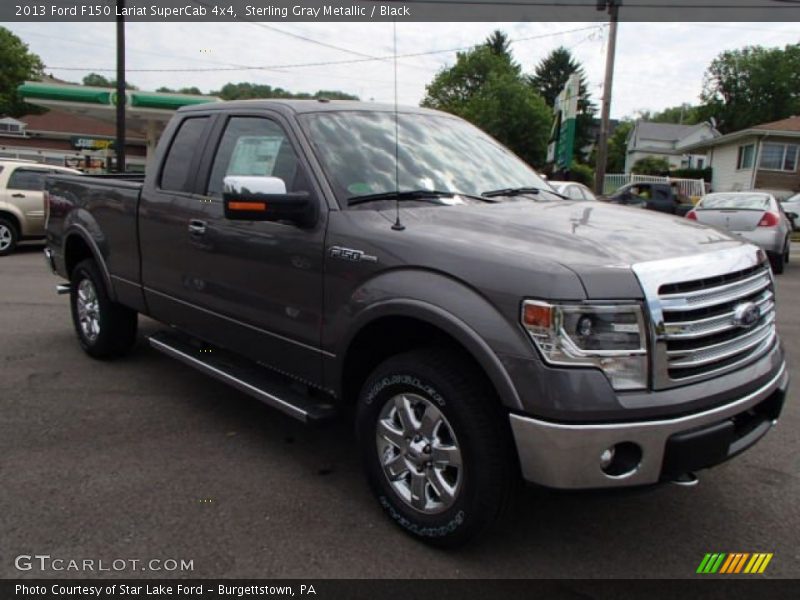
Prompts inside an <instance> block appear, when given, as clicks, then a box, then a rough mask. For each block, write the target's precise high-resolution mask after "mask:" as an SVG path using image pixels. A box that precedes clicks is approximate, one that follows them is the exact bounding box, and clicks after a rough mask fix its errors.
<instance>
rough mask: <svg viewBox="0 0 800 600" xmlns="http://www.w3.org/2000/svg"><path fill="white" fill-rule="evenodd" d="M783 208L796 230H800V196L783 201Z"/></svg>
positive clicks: (796, 195)
mask: <svg viewBox="0 0 800 600" xmlns="http://www.w3.org/2000/svg"><path fill="white" fill-rule="evenodd" d="M781 207H782V208H783V210H784V212H785V213H786V214H787V215H789V216H790V217H791V219H792V223H793V225H794V230H795V231H797V230H799V229H800V194H795V195H794V196H792V197H791V198H787V199H786V200H781Z"/></svg>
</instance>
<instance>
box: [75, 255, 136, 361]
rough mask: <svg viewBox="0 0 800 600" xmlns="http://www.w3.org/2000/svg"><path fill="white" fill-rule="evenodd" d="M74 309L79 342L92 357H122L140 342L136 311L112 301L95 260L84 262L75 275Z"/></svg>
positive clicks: (80, 264) (77, 268)
mask: <svg viewBox="0 0 800 600" xmlns="http://www.w3.org/2000/svg"><path fill="white" fill-rule="evenodd" d="M70 307H71V309H72V322H73V324H74V326H75V332H76V333H77V334H78V341H79V342H80V344H81V347H82V348H83V350H84V351H85V352H86V353H87V354H88V355H89V356H91V357H93V358H111V357H114V356H120V355H122V354H125V353H126V352H127V351H128V350H130V349H131V347H132V346H133V344H134V342H135V341H136V326H137V313H136V311H134V310H131V309H130V308H127V307H125V306H122V305H121V304H117V303H116V302H113V301H112V300H111V298H109V296H108V291H107V290H106V286H105V283H104V282H103V277H102V275H101V274H100V269H98V267H97V263H96V262H95V261H94V260H92V259H87V260H84V261H82V262H80V263H79V264H78V265H77V266H76V267H75V269H74V270H73V272H72V281H71V289H70Z"/></svg>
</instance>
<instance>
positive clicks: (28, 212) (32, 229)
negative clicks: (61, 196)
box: [3, 167, 53, 237]
mask: <svg viewBox="0 0 800 600" xmlns="http://www.w3.org/2000/svg"><path fill="white" fill-rule="evenodd" d="M52 173H53V171H52V170H50V169H42V168H35V167H17V168H16V169H14V171H13V172H12V173H11V174H10V175H9V177H8V184H7V185H6V190H5V191H4V192H3V193H4V194H5V198H3V200H4V201H5V202H7V203H8V204H11V205H13V206H15V207H16V208H17V209H19V211H20V212H21V213H22V215H23V221H22V223H20V225H22V231H21V232H20V234H21V235H23V236H32V237H42V236H44V193H43V192H42V190H43V189H44V178H45V177H46V176H47V175H50V174H52Z"/></svg>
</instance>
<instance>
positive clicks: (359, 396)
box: [45, 100, 789, 545]
mask: <svg viewBox="0 0 800 600" xmlns="http://www.w3.org/2000/svg"><path fill="white" fill-rule="evenodd" d="M396 132H398V133H399V135H398V137H397V138H395V135H396ZM396 140H400V141H401V142H400V143H401V146H400V152H398V153H397V154H396V153H395V151H396V143H397V142H396ZM389 157H391V159H389ZM395 157H397V160H398V161H399V162H398V163H395V160H396V159H395ZM398 175H399V178H398ZM46 189H47V196H48V199H49V200H48V201H49V205H50V207H51V209H50V215H49V219H48V225H47V232H48V245H47V248H46V251H45V255H46V258H47V261H48V263H49V264H50V266H51V268H52V269H53V270H54V271H55V272H56V273H58V274H59V275H60V276H61V277H63V278H64V279H66V280H68V281H69V284H62V285H61V286H60V288H59V289H60V291H62V292H65V293H69V295H70V310H71V314H72V320H73V324H74V328H75V331H76V333H77V337H78V341H79V343H80V345H81V347H82V348H83V349H84V351H85V352H86V353H87V354H89V355H90V356H92V357H95V358H110V357H115V356H119V355H121V354H124V353H125V352H126V351H128V350H129V349H130V348H131V347H132V345H133V343H134V340H135V337H136V328H137V315H138V314H139V313H142V314H145V315H148V316H150V317H152V318H153V319H155V320H156V321H160V322H162V323H164V324H165V327H164V331H162V332H159V333H156V334H154V335H152V336H151V337H150V338H149V341H150V344H151V345H152V346H153V347H154V348H155V349H157V350H159V351H161V352H163V353H165V354H167V355H168V356H171V357H173V358H176V359H178V360H180V361H183V362H184V363H186V364H188V365H190V366H192V367H194V368H196V369H198V370H199V371H201V372H203V373H206V374H208V375H210V376H212V377H216V378H218V379H221V380H222V381H225V382H227V383H229V384H230V385H232V386H233V387H235V388H237V389H239V390H241V391H242V392H245V393H248V394H251V395H253V396H255V397H256V398H259V399H260V400H262V401H263V402H265V403H266V404H268V405H270V406H273V407H275V408H277V409H279V410H282V411H284V412H285V413H287V414H289V415H291V416H293V417H295V418H298V419H300V420H303V421H312V422H313V421H322V420H325V419H328V418H331V417H332V416H334V415H335V414H336V413H337V412H341V413H342V414H345V415H347V414H355V430H356V433H357V441H356V443H357V444H358V448H359V452H360V454H361V457H362V460H363V463H364V467H365V471H366V474H367V479H368V480H369V483H370V485H371V487H372V489H373V491H374V494H375V496H376V499H377V503H378V504H379V505H380V506H381V507H382V509H383V510H384V511H385V513H386V514H387V516H388V517H389V518H390V519H392V520H393V521H394V522H396V523H397V524H398V525H399V526H400V527H402V528H403V529H404V530H405V531H407V532H408V533H410V534H412V535H413V536H416V537H417V538H419V539H422V540H426V541H428V542H430V543H433V544H438V545H455V544H461V543H464V542H466V541H467V540H468V539H470V538H471V537H473V536H474V535H477V534H478V533H480V532H482V531H484V530H486V529H488V528H489V527H490V525H491V524H492V522H493V521H495V519H496V518H497V517H498V515H499V514H500V513H501V511H502V509H503V507H504V506H506V504H507V500H508V499H509V494H510V493H511V491H512V489H513V487H514V483H515V481H516V480H517V479H519V478H520V475H521V476H522V477H523V478H524V479H525V480H527V481H531V482H534V483H537V484H540V485H543V486H550V487H554V488H562V489H578V488H616V487H622V486H637V485H650V484H656V483H658V482H668V481H679V482H681V483H693V482H695V481H696V479H695V477H694V475H693V472H694V471H696V470H698V469H704V468H707V467H710V466H713V465H716V464H718V463H721V462H723V461H726V460H727V459H729V458H732V457H733V456H735V455H737V454H739V453H740V452H742V451H743V450H745V449H746V448H748V447H750V446H751V445H753V444H754V443H756V442H757V441H758V440H759V439H760V438H761V437H762V436H764V435H765V434H766V433H767V431H768V430H769V429H770V428H771V427H772V425H773V424H774V423H775V422H776V420H777V419H778V416H779V414H780V412H781V407H782V404H783V399H784V397H785V394H786V389H787V386H788V381H789V373H788V370H787V368H786V363H785V359H784V353H783V349H782V346H781V344H780V342H779V340H778V335H777V331H776V327H775V304H774V302H775V301H774V289H773V280H772V277H771V274H770V273H769V266H768V265H767V262H766V256H765V255H764V253H763V251H762V250H760V249H759V248H756V247H755V246H753V245H751V244H749V243H746V242H744V241H743V240H741V239H739V238H737V237H733V236H731V235H729V234H727V233H725V232H722V231H719V230H717V229H714V228H708V227H703V226H701V225H698V224H697V223H690V222H688V221H686V220H685V219H664V218H663V217H662V216H660V215H655V214H653V213H650V212H648V211H630V210H628V209H626V208H623V207H619V206H613V205H608V204H603V203H599V202H573V201H568V200H564V199H563V198H561V197H560V196H557V195H556V194H554V193H553V192H552V191H549V190H550V188H549V186H548V184H547V183H546V182H545V181H544V180H543V179H542V178H541V177H539V175H538V174H537V173H536V172H534V171H533V170H532V169H531V168H530V167H529V166H527V165H526V164H525V163H524V162H523V161H521V160H520V159H518V158H517V157H515V156H514V155H513V154H512V153H511V152H510V151H509V150H507V149H505V148H503V147H502V146H500V145H499V144H498V143H497V142H495V141H494V140H492V139H491V138H490V137H488V136H487V135H486V134H484V133H483V132H481V131H480V130H478V129H477V128H475V127H474V126H472V125H470V124H468V123H467V122H465V121H463V120H461V119H459V118H457V117H455V116H453V115H449V114H445V113H441V112H438V111H432V110H427V109H423V108H395V107H393V106H382V105H378V104H375V103H371V102H366V103H359V102H345V101H333V102H328V101H325V102H317V101H299V100H284V101H279V100H254V101H241V102H228V103H222V102H221V103H213V104H204V105H196V106H193V107H184V108H181V109H180V110H179V111H178V112H177V113H176V115H175V116H174V117H173V118H172V121H171V122H170V124H169V125H168V126H167V128H166V130H165V131H164V134H163V135H162V137H161V140H160V142H159V144H158V147H157V149H156V153H155V156H154V159H153V163H152V167H151V168H150V169H149V170H148V171H147V174H146V176H145V177H144V180H143V181H140V180H138V179H135V178H131V179H129V180H121V179H119V178H102V177H87V176H70V175H57V176H52V177H50V178H49V179H48V182H47V185H46ZM709 315H714V316H715V318H714V320H713V323H711V322H710V321H709ZM209 349H213V351H211V352H209V351H207V350H209ZM97 368H102V367H93V369H97ZM92 373H93V372H92V371H91V369H87V371H86V373H85V375H84V376H85V377H92ZM73 375H74V376H75V377H76V378H77V377H80V374H73ZM351 408H352V410H351ZM141 434H142V436H147V435H148V432H146V431H143V432H141ZM89 435H91V433H89ZM342 443H348V440H347V439H346V438H343V439H342ZM762 459H763V460H765V461H766V460H768V457H766V456H765V457H762ZM298 476H301V475H298ZM739 476H740V478H741V480H742V485H749V481H750V478H749V475H748V474H747V473H744V472H742V473H740V474H739ZM264 493H269V490H265V491H264ZM251 510H257V508H254V507H251ZM364 518H369V516H368V515H366V516H364Z"/></svg>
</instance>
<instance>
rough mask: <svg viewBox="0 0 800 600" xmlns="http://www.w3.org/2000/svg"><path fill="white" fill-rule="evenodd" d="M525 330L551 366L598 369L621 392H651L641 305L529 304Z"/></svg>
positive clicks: (524, 311)
mask: <svg viewBox="0 0 800 600" xmlns="http://www.w3.org/2000/svg"><path fill="white" fill-rule="evenodd" d="M522 325H523V326H524V327H525V329H527V330H528V333H530V335H531V338H532V339H533V341H534V343H535V344H536V347H537V348H538V349H539V351H540V352H541V353H542V356H543V357H544V359H545V360H546V361H547V362H548V363H549V364H551V365H569V366H586V367H596V368H598V369H601V370H602V371H603V372H604V373H605V374H606V377H608V379H609V381H610V382H611V385H612V387H613V388H614V389H616V390H634V389H643V388H646V387H647V368H648V367H647V342H646V335H645V326H644V317H643V316H642V309H641V307H640V306H639V305H638V304H618V305H617V304H604V305H591V304H587V305H581V304H549V303H547V302H540V301H536V300H526V301H525V302H523V303H522Z"/></svg>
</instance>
